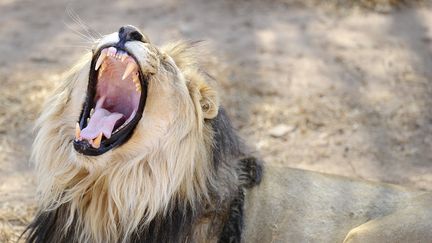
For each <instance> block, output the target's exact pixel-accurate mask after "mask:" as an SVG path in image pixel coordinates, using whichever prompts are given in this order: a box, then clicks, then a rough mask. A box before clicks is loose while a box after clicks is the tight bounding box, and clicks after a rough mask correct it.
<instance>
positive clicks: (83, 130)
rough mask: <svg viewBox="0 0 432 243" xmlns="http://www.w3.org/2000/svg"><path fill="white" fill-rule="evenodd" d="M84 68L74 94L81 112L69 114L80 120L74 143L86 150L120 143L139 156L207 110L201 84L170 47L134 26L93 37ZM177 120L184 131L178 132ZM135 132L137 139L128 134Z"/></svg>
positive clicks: (79, 149) (91, 151)
mask: <svg viewBox="0 0 432 243" xmlns="http://www.w3.org/2000/svg"><path fill="white" fill-rule="evenodd" d="M125 32H128V33H125ZM126 35H136V36H132V37H131V36H129V37H128V36H126ZM82 72H83V73H88V79H81V80H78V82H77V84H76V86H77V87H76V89H74V92H75V93H76V95H72V99H75V100H72V103H73V104H75V105H74V106H75V107H76V109H79V110H80V115H79V116H78V117H70V119H68V120H77V121H78V122H77V124H75V134H71V135H74V136H75V137H74V142H73V144H74V148H75V150H76V151H77V152H79V153H81V154H84V155H86V156H97V155H101V154H104V153H106V152H108V151H112V152H113V153H115V152H116V148H118V147H122V149H127V150H128V155H129V156H139V154H140V153H142V154H144V153H145V152H146V150H152V149H154V148H155V146H161V144H160V143H163V138H166V137H167V136H177V137H176V138H174V139H179V140H180V139H181V138H182V137H184V136H185V134H186V133H187V132H188V131H190V130H191V129H194V127H193V126H196V125H197V124H198V123H199V121H197V120H196V119H201V118H202V116H197V113H202V112H203V110H202V107H201V103H200V100H202V98H203V97H199V96H201V95H200V91H199V90H193V88H199V87H195V86H196V84H194V83H191V80H187V79H186V78H185V75H184V74H183V72H182V70H180V69H179V67H178V66H177V65H176V63H175V61H174V59H173V58H172V57H171V56H170V55H169V53H166V52H163V51H161V50H160V49H159V48H157V47H156V46H154V45H153V44H151V43H150V42H149V40H148V39H147V38H146V37H144V35H143V34H141V33H140V32H139V31H138V30H137V29H135V28H134V27H131V26H126V27H122V28H121V29H120V31H119V32H115V33H112V34H110V35H107V36H105V37H103V38H102V39H101V40H99V41H98V42H97V43H95V47H94V49H93V55H92V57H91V61H89V65H86V66H84V67H83V70H82ZM191 92H192V93H193V94H191ZM195 93H197V94H195ZM84 94H85V95H84ZM197 95H198V97H197ZM194 99H198V102H197V100H194ZM206 111H207V110H204V113H205V114H204V117H206V118H208V116H209V114H207V112H206ZM213 113H215V112H214V111H213ZM70 114H71V116H76V114H77V111H75V112H71V113H70ZM214 115H215V114H210V117H211V116H214ZM178 126H181V127H182V129H181V131H182V133H183V134H179V133H178V132H177V133H174V132H175V130H174V129H173V128H174V127H178ZM132 136H134V137H136V139H133V140H130V138H131V137H132ZM171 139H172V137H171ZM129 141H131V142H129Z"/></svg>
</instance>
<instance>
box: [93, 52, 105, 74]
mask: <svg viewBox="0 0 432 243" xmlns="http://www.w3.org/2000/svg"><path fill="white" fill-rule="evenodd" d="M107 52H108V51H107V49H103V50H102V51H101V54H100V55H99V58H98V60H97V62H96V66H95V70H96V71H97V70H98V69H99V67H100V65H101V64H102V62H103V61H104V60H105V57H106V56H107Z"/></svg>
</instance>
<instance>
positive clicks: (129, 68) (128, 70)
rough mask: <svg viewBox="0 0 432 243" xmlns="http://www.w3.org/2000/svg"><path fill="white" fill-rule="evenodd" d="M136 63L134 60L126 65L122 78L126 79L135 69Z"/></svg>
mask: <svg viewBox="0 0 432 243" xmlns="http://www.w3.org/2000/svg"><path fill="white" fill-rule="evenodd" d="M135 67H136V65H135V63H133V62H130V63H128V65H127V66H126V69H125V72H124V74H123V77H122V80H124V79H125V78H126V77H127V76H129V74H130V73H131V72H132V71H133V70H134V69H135Z"/></svg>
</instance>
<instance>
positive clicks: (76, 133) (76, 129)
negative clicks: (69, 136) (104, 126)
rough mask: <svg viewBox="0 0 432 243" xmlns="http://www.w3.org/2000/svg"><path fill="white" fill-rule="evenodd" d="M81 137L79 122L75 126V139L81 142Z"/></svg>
mask: <svg viewBox="0 0 432 243" xmlns="http://www.w3.org/2000/svg"><path fill="white" fill-rule="evenodd" d="M80 137H81V128H80V125H79V123H78V122H77V124H76V125H75V139H76V140H80Z"/></svg>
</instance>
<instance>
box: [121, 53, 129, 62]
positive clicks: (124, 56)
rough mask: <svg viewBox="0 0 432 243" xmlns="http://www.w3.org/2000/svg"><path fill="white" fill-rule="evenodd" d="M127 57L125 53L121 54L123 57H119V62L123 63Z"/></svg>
mask: <svg viewBox="0 0 432 243" xmlns="http://www.w3.org/2000/svg"><path fill="white" fill-rule="evenodd" d="M127 57H128V55H127V54H126V53H123V55H122V57H121V61H122V62H124V60H126V58H127Z"/></svg>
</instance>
